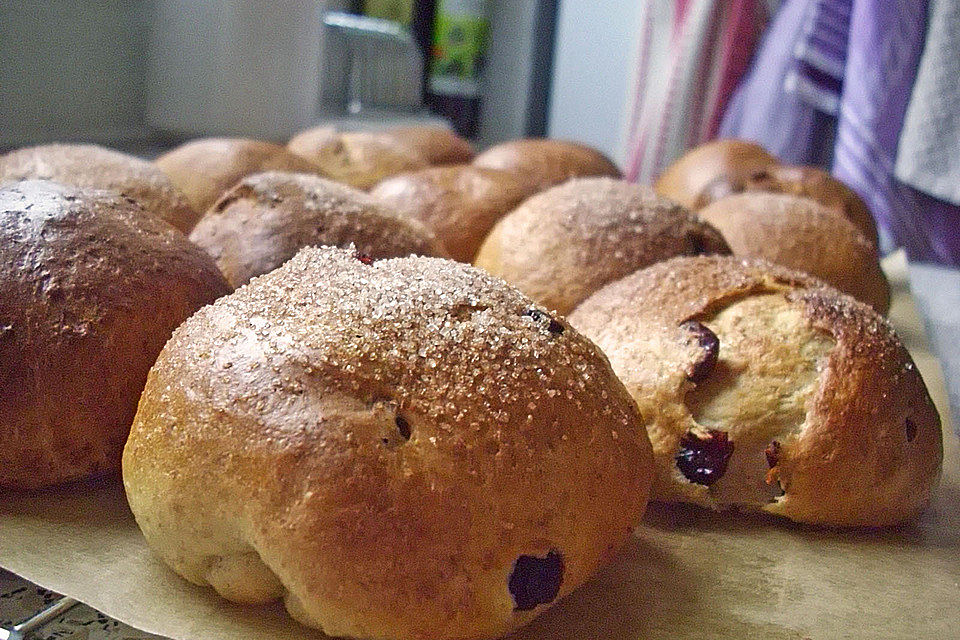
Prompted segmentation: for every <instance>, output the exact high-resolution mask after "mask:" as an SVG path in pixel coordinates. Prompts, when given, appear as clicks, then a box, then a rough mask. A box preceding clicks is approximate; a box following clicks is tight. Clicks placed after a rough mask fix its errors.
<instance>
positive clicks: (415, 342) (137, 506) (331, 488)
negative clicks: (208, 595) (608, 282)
mask: <svg viewBox="0 0 960 640" xmlns="http://www.w3.org/2000/svg"><path fill="white" fill-rule="evenodd" d="M123 474H124V485H125V487H126V491H127V497H128V498H129V501H130V507H131V509H132V510H133V513H134V515H135V516H136V519H137V522H138V523H139V525H140V527H141V529H142V530H143V533H144V535H145V536H146V539H147V542H148V543H149V545H150V546H151V547H152V548H153V549H154V551H156V552H157V553H158V554H159V555H160V557H161V558H162V559H163V560H164V561H165V562H167V563H168V564H169V565H170V566H171V567H173V569H174V570H175V571H177V572H178V573H179V574H181V575H182V576H184V577H185V578H187V579H188V580H190V581H192V582H194V583H197V584H200V585H211V586H213V587H214V588H215V589H216V590H217V591H218V592H219V593H220V594H221V595H223V596H224V597H226V598H228V599H230V600H234V601H237V602H248V603H261V602H267V601H270V600H273V599H276V598H281V597H283V598H284V600H285V602H286V606H287V609H288V611H289V612H290V613H291V615H293V616H294V617H295V618H296V619H297V620H299V621H301V622H302V623H304V624H307V625H309V626H313V627H317V628H320V629H323V630H324V631H325V632H326V633H327V634H329V635H331V636H351V637H358V638H436V639H437V640H443V639H445V638H490V637H495V636H500V635H501V634H505V633H507V632H508V631H510V630H512V629H514V628H515V627H517V626H519V625H521V624H523V623H525V622H527V621H529V620H531V619H532V618H533V617H534V616H536V615H537V614H538V613H540V612H541V611H543V610H544V609H546V608H547V607H548V606H549V605H550V604H551V603H552V602H554V601H555V600H557V599H559V598H561V597H563V596H564V595H566V594H567V593H569V592H570V591H572V590H573V589H574V588H576V587H577V586H578V585H579V584H581V583H582V582H583V581H584V580H586V579H587V577H588V576H590V574H592V573H593V571H594V570H595V569H596V568H597V566H598V565H599V564H600V563H601V562H603V561H604V560H605V559H607V558H609V557H610V556H611V554H612V553H613V552H614V551H615V550H616V549H617V548H618V547H619V546H620V545H621V543H623V542H624V541H625V540H626V539H627V538H628V537H629V536H630V532H631V529H632V527H634V526H635V525H636V524H637V523H638V520H639V518H640V516H641V514H642V512H643V509H644V504H645V503H646V499H647V493H648V488H649V486H648V485H649V482H650V481H651V479H652V459H651V453H650V445H649V441H648V440H647V436H646V434H645V433H644V429H643V425H642V423H641V422H640V417H639V415H637V413H636V406H635V405H634V403H633V401H632V400H631V399H630V396H629V395H628V394H627V392H626V390H625V389H624V388H623V385H621V384H620V382H619V381H618V380H617V378H616V377H615V376H614V374H613V372H612V371H611V370H610V367H609V364H608V363H607V360H606V358H604V356H603V354H601V353H600V351H599V350H598V349H597V348H596V347H595V346H594V345H593V344H592V343H590V342H589V341H587V340H585V339H584V338H582V337H581V336H580V335H579V334H577V333H576V332H575V331H573V330H571V329H570V328H569V327H567V326H566V325H565V324H564V323H563V322H562V321H561V320H556V319H553V318H550V317H549V316H548V315H547V314H546V313H545V312H544V311H542V310H540V309H538V308H536V307H534V306H533V303H532V302H531V301H530V300H528V299H527V298H525V297H524V296H523V295H521V294H520V293H519V292H517V291H516V290H515V289H513V288H511V287H508V286H507V285H505V284H504V283H503V282H502V281H500V280H498V279H496V278H492V277H490V276H487V275H486V274H484V273H482V272H481V271H479V270H476V269H474V268H472V267H470V266H467V265H462V264H459V263H456V262H452V261H449V260H440V259H436V258H399V259H392V260H383V261H376V262H373V263H372V264H371V263H365V262H362V261H360V260H357V259H356V258H354V257H353V254H352V252H350V251H346V250H342V249H333V248H308V249H304V250H303V251H301V252H300V253H299V254H297V256H296V257H295V258H293V259H292V260H290V261H289V262H287V263H286V264H285V265H283V266H282V267H280V268H279V269H277V270H276V271H273V272H271V273H269V274H267V275H265V276H262V277H260V278H257V279H256V280H254V281H253V282H251V283H250V284H249V285H248V286H246V287H243V288H241V289H238V290H237V291H236V292H234V293H233V294H232V295H230V296H227V297H225V298H222V299H221V300H220V301H218V302H217V304H215V305H213V306H210V307H207V308H205V309H203V310H201V311H200V312H199V313H197V314H196V315H194V316H193V317H192V318H191V319H190V320H189V321H187V322H186V323H185V324H184V325H183V326H182V327H180V329H179V330H178V331H177V332H176V333H175V334H174V337H173V338H172V339H171V341H170V342H169V343H168V344H167V347H166V348H165V349H164V351H163V353H162V354H161V355H160V357H159V359H158V360H157V364H156V365H155V366H154V368H153V370H152V372H151V374H150V378H149V380H148V382H147V387H146V389H145V391H144V394H143V399H142V400H141V403H140V410H139V412H138V414H137V418H136V420H135V423H134V427H133V430H132V433H131V435H130V439H129V440H128V442H127V446H126V449H125V451H124V458H123Z"/></svg>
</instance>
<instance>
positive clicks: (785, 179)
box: [696, 165, 877, 245]
mask: <svg viewBox="0 0 960 640" xmlns="http://www.w3.org/2000/svg"><path fill="white" fill-rule="evenodd" d="M745 191H746V192H749V191H766V192H769V193H786V194H790V195H794V196H803V197H805V198H810V199H811V200H815V201H817V202H819V203H820V204H821V205H823V206H824V207H826V208H828V209H832V210H834V211H837V212H839V213H841V214H842V215H844V216H846V217H847V219H849V220H850V222H852V223H854V224H855V225H857V228H858V229H859V230H860V232H861V233H863V235H864V236H865V237H866V238H867V239H868V240H870V242H872V243H873V244H874V245H876V244H877V225H876V223H875V222H874V220H873V216H872V215H870V210H869V209H867V205H866V204H865V203H864V202H863V200H862V199H861V198H860V196H858V195H857V194H856V193H855V192H854V191H853V190H852V189H850V188H849V187H848V186H847V185H845V184H843V183H842V182H840V181H839V180H837V179H836V178H834V177H833V176H831V175H830V174H829V173H827V172H826V171H824V170H823V169H818V168H817V167H795V166H789V165H773V166H770V167H767V168H765V169H759V170H757V171H755V172H753V173H751V174H750V175H749V176H746V177H745V178H744V177H742V176H741V177H740V178H737V179H734V180H729V179H727V178H721V179H719V180H718V181H717V182H714V183H711V184H709V185H707V187H706V188H705V189H704V190H703V191H702V192H701V193H700V197H699V198H698V199H697V203H696V208H697V209H700V208H703V207H705V206H707V205H708V204H710V203H712V202H714V201H716V200H719V199H721V198H725V197H726V196H728V195H732V194H735V193H743V192H745Z"/></svg>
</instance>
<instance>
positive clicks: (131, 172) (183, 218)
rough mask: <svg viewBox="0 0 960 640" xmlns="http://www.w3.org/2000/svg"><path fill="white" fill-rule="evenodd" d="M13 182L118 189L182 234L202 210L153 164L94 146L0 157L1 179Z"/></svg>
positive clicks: (27, 150)
mask: <svg viewBox="0 0 960 640" xmlns="http://www.w3.org/2000/svg"><path fill="white" fill-rule="evenodd" d="M17 180H55V181H57V182H60V183H62V184H69V185H74V186H77V187H88V188H92V189H108V190H110V191H117V192H119V193H121V194H123V195H125V196H128V197H131V198H133V199H135V200H136V201H137V202H139V203H140V204H141V205H143V208H144V210H145V211H147V212H149V213H150V214H152V215H155V216H157V217H159V218H162V219H163V220H166V221H167V222H169V223H170V224H172V225H173V226H174V227H176V228H177V229H179V230H180V231H183V232H184V233H189V232H190V229H192V228H193V225H194V224H195V223H196V221H197V220H198V219H199V218H200V214H201V213H203V212H202V211H196V210H195V209H194V208H193V207H191V206H190V202H189V201H188V200H187V198H186V197H184V195H183V194H182V193H180V191H179V190H177V188H176V187H175V186H174V185H173V183H172V182H171V181H170V179H169V178H168V177H167V176H166V175H165V174H164V173H163V172H162V171H160V170H159V169H158V168H157V167H156V166H154V165H153V163H151V162H147V161H146V160H141V159H140V158H136V157H134V156H131V155H128V154H126V153H120V152H119V151H114V150H113V149H107V148H105V147H101V146H98V145H95V144H45V145H41V146H38V147H25V148H23V149H17V150H16V151H11V152H10V153H8V154H6V155H4V156H0V183H3V182H10V181H17Z"/></svg>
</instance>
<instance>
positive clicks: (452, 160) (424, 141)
mask: <svg viewBox="0 0 960 640" xmlns="http://www.w3.org/2000/svg"><path fill="white" fill-rule="evenodd" d="M383 134H384V135H386V136H388V137H390V138H393V139H394V140H396V141H398V142H399V143H400V144H402V145H404V146H406V147H409V148H411V149H413V150H414V151H416V152H417V153H418V154H420V156H421V157H422V158H423V159H424V160H426V161H427V162H429V163H430V164H432V165H438V164H463V163H465V162H470V161H471V160H473V156H474V155H476V151H474V149H473V145H472V144H470V142H469V141H467V140H464V139H463V138H461V137H460V136H458V135H457V134H455V133H454V132H453V131H451V130H450V129H447V128H446V127H395V128H393V129H387V130H386V131H384V132H383Z"/></svg>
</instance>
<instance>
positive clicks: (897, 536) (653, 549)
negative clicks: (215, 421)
mask: <svg viewBox="0 0 960 640" xmlns="http://www.w3.org/2000/svg"><path fill="white" fill-rule="evenodd" d="M885 266H886V267H887V269H888V272H889V273H890V275H891V284H892V285H893V288H894V303H893V307H892V310H891V314H890V317H891V320H892V321H893V323H894V324H895V326H896V327H897V329H898V331H899V333H900V334H901V337H902V338H903V339H904V342H905V343H906V344H907V346H908V347H909V348H910V349H911V352H912V353H913V355H914V358H915V360H916V362H917V365H918V367H919V368H920V370H921V372H922V373H923V376H924V379H925V380H926V381H927V384H928V386H929V387H930V390H931V394H932V395H933V397H934V400H935V401H936V403H937V406H938V408H939V409H940V414H941V416H942V417H943V419H944V421H945V424H944V449H945V451H944V453H945V456H944V477H943V481H942V483H941V486H940V487H939V488H938V490H937V491H936V493H935V497H934V499H933V502H932V504H931V506H930V508H929V509H928V510H927V512H926V513H925V514H924V515H923V516H922V517H921V518H920V520H919V521H917V522H915V523H912V524H910V525H908V526H904V527H900V528H895V529H887V530H880V531H868V530H858V531H838V530H831V529H823V528H815V527H806V526H801V525H794V524H790V523H786V522H782V521H779V520H775V519H772V518H768V517H764V516H753V515H742V516H736V515H731V514H726V515H720V514H714V513H710V512H706V511H703V510H699V509H695V508H685V507H668V506H662V505H654V506H652V507H651V508H650V509H649V511H648V514H647V516H646V518H645V521H644V524H643V526H641V527H640V528H639V529H638V531H637V535H636V536H635V538H634V539H633V540H632V541H631V542H630V543H629V544H628V545H627V547H626V548H625V549H624V550H623V552H622V553H621V554H620V556H619V557H618V558H617V559H616V560H615V561H614V562H612V563H611V564H610V565H609V566H607V567H606V568H604V569H603V570H601V572H600V573H599V574H598V575H597V576H596V577H595V578H594V579H593V580H592V581H590V582H589V583H588V584H586V585H585V586H584V587H582V588H581V589H579V590H578V591H576V592H575V593H574V594H572V595H571V596H570V597H568V598H567V599H565V600H564V601H563V602H561V603H559V604H558V605H557V606H556V607H554V608H553V609H551V610H550V611H548V612H546V613H545V614H544V615H543V616H541V617H540V618H538V619H537V620H536V621H534V623H532V624H531V625H530V626H528V627H526V628H524V629H522V630H521V631H519V632H518V633H517V634H516V636H515V637H517V638H523V639H525V640H527V639H529V640H533V639H537V640H550V639H558V640H559V639H561V638H562V639H569V640H574V639H576V640H594V639H595V640H601V639H602V640H627V639H629V640H638V639H639V638H680V639H683V638H690V639H693V638H704V639H705V638H711V639H722V638H738V639H741V638H748V637H749V638H754V637H755V638H767V639H792V640H801V639H802V638H816V639H818V640H819V639H828V638H829V639H834V638H915V637H939V638H947V637H956V635H957V633H958V630H960V607H958V606H957V603H960V451H958V442H957V439H956V437H955V436H954V435H953V431H952V429H951V428H950V426H949V425H948V424H946V421H947V420H948V419H949V415H950V412H949V411H948V408H947V404H946V393H945V389H944V384H943V379H942V377H941V374H940V370H939V366H938V364H937V361H936V359H935V358H934V357H933V355H932V354H931V353H930V351H929V350H928V349H927V347H926V342H925V339H924V337H923V328H922V325H921V323H920V320H919V318H918V316H917V313H916V309H915V308H914V306H913V302H912V299H911V298H910V295H909V293H908V291H907V290H906V284H905V283H906V276H905V268H904V267H903V264H902V263H899V264H891V263H887V264H886V265H885ZM0 566H2V567H3V568H5V569H8V570H10V571H13V572H14V573H17V574H19V575H21V576H23V577H25V578H27V579H29V580H32V581H33V582H36V583H38V584H40V585H43V586H45V587H47V588H50V589H53V590H55V591H58V592H60V593H64V594H68V595H71V596H73V597H75V598H77V599H79V600H82V601H83V602H85V603H87V604H89V605H91V606H93V607H94V608H96V609H99V610H101V611H103V612H104V613H106V614H107V615H110V616H112V617H114V618H117V619H118V620H121V621H122V622H125V623H127V624H130V625H131V626H133V627H136V628H138V629H142V630H144V631H148V632H151V633H156V634H159V635H162V636H167V637H169V638H174V639H176V640H252V639H257V640H261V639H263V638H271V639H272V640H288V639H289V640H292V639H294V638H296V639H301V640H302V639H309V638H323V637H324V636H323V635H322V634H320V633H318V632H315V631H311V630H309V629H307V628H305V627H302V626H300V625H299V624H297V623H296V622H294V621H292V620H291V619H290V618H289V617H287V615H286V613H285V612H284V610H283V607H282V606H280V605H279V604H277V605H272V606H268V607H241V606H237V605H232V604H230V603H227V602H226V601H224V600H221V599H220V598H219V597H218V596H217V595H216V594H215V593H214V592H213V591H212V590H210V589H204V588H200V587H196V586H194V585H191V584H189V583H187V582H186V581H184V580H182V579H180V578H179V577H178V576H176V575H175V574H173V573H172V572H171V571H169V570H168V569H166V567H165V566H164V565H162V564H161V563H160V562H159V561H158V560H157V559H155V558H154V557H153V556H152V554H151V553H150V551H149V550H148V549H147V547H146V545H145V543H144V541H143V538H142V537H141V535H140V532H139V530H138V529H137V527H136V524H135V522H134V520H133V517H132V516H131V514H130V512H129V510H128V509H127V506H126V501H125V499H124V496H123V491H122V488H121V487H120V486H119V483H118V482H117V481H116V480H114V481H108V482H101V483H97V484H90V485H84V486H81V487H72V488H69V489H60V490H56V491H45V492H37V493H32V494H20V495H5V496H0Z"/></svg>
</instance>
